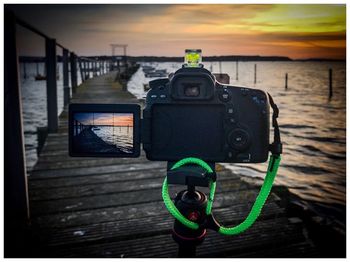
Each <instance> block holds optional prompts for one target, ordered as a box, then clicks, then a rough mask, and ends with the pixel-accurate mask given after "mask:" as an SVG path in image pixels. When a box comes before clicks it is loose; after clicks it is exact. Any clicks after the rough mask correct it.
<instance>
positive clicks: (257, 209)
mask: <svg viewBox="0 0 350 262" xmlns="http://www.w3.org/2000/svg"><path fill="white" fill-rule="evenodd" d="M268 96H269V102H270V105H271V107H272V109H273V115H272V126H273V127H274V141H273V143H272V144H271V145H270V151H271V152H272V154H271V156H270V160H269V165H268V168H267V172H266V176H265V179H264V183H263V185H262V186H261V189H260V192H259V194H258V196H257V197H256V200H255V202H254V204H253V207H252V209H251V210H250V213H249V214H248V216H247V217H246V219H245V220H244V221H243V222H242V223H240V224H239V225H237V226H234V227H223V226H220V225H219V224H218V223H217V222H216V221H215V219H214V217H213V215H212V212H211V211H212V206H213V201H214V196H215V189H216V182H214V181H213V180H210V182H209V187H210V193H209V199H208V203H207V207H206V210H205V212H206V215H207V219H206V222H205V223H204V224H202V225H199V224H198V223H195V222H193V221H190V220H189V219H187V218H186V217H185V216H183V215H182V214H181V213H180V211H179V210H178V209H177V208H176V206H175V204H174V203H173V201H172V200H171V198H170V196H169V190H168V181H167V178H165V180H164V183H163V187H162V197H163V200H164V203H165V206H166V208H167V209H168V211H169V212H170V213H171V214H172V215H173V216H174V217H175V218H176V219H177V220H178V221H179V222H181V223H182V224H183V225H185V226H186V227H188V228H191V229H194V230H196V229H199V228H200V227H202V228H203V227H204V228H211V229H214V230H216V231H218V232H219V233H221V234H224V235H236V234H239V233H241V232H243V231H245V230H246V229H248V228H249V227H250V226H251V225H253V224H254V222H255V220H256V219H257V218H258V217H259V215H260V213H261V210H262V208H263V206H264V204H265V202H266V199H267V197H268V196H269V194H270V191H271V188H272V185H273V182H274V180H275V177H276V174H277V170H278V167H279V164H280V161H281V156H280V154H281V153H282V143H281V138H280V131H279V126H278V122H277V118H278V115H279V110H278V107H277V105H276V104H275V103H274V101H273V99H272V97H271V95H270V94H268ZM187 164H196V165H199V166H201V167H202V168H203V169H204V170H205V171H207V172H208V173H213V172H214V171H213V170H212V168H211V167H210V166H209V165H208V164H207V163H206V162H204V161H203V160H201V159H198V158H194V157H189V158H184V159H182V160H180V161H178V162H177V163H175V164H174V165H173V166H172V168H171V170H174V169H176V168H179V167H181V166H183V165H187Z"/></svg>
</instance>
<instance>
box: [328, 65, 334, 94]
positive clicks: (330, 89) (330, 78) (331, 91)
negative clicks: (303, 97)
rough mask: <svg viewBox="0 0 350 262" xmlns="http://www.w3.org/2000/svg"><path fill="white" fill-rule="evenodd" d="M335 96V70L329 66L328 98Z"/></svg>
mask: <svg viewBox="0 0 350 262" xmlns="http://www.w3.org/2000/svg"><path fill="white" fill-rule="evenodd" d="M332 96H333V70H332V68H329V93H328V98H329V99H331V98H332Z"/></svg>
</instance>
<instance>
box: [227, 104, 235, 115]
mask: <svg viewBox="0 0 350 262" xmlns="http://www.w3.org/2000/svg"><path fill="white" fill-rule="evenodd" d="M226 112H227V114H229V115H233V114H234V112H235V111H234V108H233V105H232V104H228V105H227V108H226Z"/></svg>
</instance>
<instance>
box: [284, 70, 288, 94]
mask: <svg viewBox="0 0 350 262" xmlns="http://www.w3.org/2000/svg"><path fill="white" fill-rule="evenodd" d="M284 89H285V90H287V89H288V73H286V76H285V81H284Z"/></svg>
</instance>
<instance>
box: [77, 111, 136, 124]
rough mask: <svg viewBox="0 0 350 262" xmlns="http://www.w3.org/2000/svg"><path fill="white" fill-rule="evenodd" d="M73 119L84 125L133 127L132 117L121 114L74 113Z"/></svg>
mask: <svg viewBox="0 0 350 262" xmlns="http://www.w3.org/2000/svg"><path fill="white" fill-rule="evenodd" d="M74 118H75V119H76V120H78V121H79V122H80V123H82V124H84V125H92V124H93V123H94V124H95V125H109V126H112V125H113V123H114V126H133V125H134V122H133V115H132V114H127V113H122V114H117V113H115V114H114V116H113V114H112V113H94V114H92V113H76V114H74Z"/></svg>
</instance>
